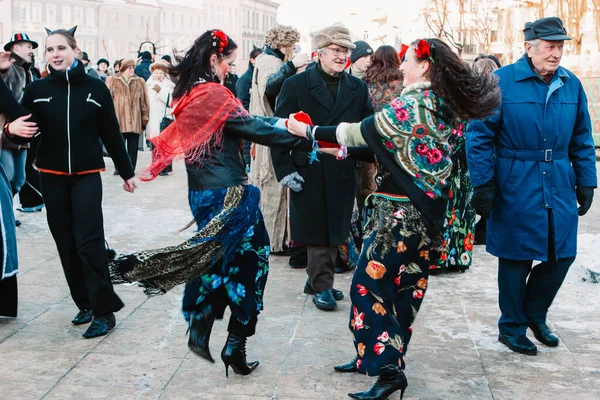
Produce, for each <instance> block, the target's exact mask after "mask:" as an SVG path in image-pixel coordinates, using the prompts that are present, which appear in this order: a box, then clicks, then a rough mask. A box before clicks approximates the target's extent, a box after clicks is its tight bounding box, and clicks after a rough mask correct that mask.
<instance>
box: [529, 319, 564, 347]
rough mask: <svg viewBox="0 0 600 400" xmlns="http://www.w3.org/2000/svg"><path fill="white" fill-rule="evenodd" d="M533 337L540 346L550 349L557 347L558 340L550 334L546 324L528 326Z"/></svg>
mask: <svg viewBox="0 0 600 400" xmlns="http://www.w3.org/2000/svg"><path fill="white" fill-rule="evenodd" d="M529 329H531V331H532V332H533V336H535V338H536V339H537V340H538V341H539V342H540V343H542V344H545V345H546V346H550V347H556V346H558V338H557V337H556V336H554V335H553V334H552V332H550V329H549V328H548V325H546V324H529Z"/></svg>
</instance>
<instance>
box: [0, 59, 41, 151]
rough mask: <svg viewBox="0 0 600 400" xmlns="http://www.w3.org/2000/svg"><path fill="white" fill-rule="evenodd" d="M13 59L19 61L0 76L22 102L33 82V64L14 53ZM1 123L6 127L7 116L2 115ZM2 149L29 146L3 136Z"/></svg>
mask: <svg viewBox="0 0 600 400" xmlns="http://www.w3.org/2000/svg"><path fill="white" fill-rule="evenodd" d="M13 58H16V59H17V61H16V62H14V63H13V64H12V65H11V66H10V67H9V68H8V69H7V70H4V71H0V74H1V75H2V78H3V79H4V82H5V83H6V85H7V86H8V88H9V89H10V90H11V91H12V93H13V96H14V97H15V98H16V99H17V100H19V101H20V100H21V98H22V97H23V92H24V91H25V88H26V87H27V85H29V84H30V83H31V82H33V75H32V74H31V71H30V67H31V64H29V63H26V62H25V60H23V59H21V58H20V57H18V56H17V55H15V54H14V53H13ZM0 114H1V113H0ZM0 123H1V124H2V125H1V126H4V124H5V123H6V117H5V116H3V115H0ZM2 148H3V149H5V150H21V149H27V148H29V144H28V143H25V144H23V143H21V144H19V143H16V142H15V141H14V140H12V139H10V138H8V136H6V135H5V134H2Z"/></svg>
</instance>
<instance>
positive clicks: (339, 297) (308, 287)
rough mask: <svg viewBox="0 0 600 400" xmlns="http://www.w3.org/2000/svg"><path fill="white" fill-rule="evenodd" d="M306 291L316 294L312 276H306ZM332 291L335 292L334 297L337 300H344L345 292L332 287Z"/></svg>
mask: <svg viewBox="0 0 600 400" xmlns="http://www.w3.org/2000/svg"><path fill="white" fill-rule="evenodd" d="M304 293H306V294H315V293H316V292H315V289H313V287H312V285H311V284H310V278H306V283H305V284H304ZM331 293H332V294H333V298H334V299H336V300H344V293H342V291H341V290H337V289H334V288H331Z"/></svg>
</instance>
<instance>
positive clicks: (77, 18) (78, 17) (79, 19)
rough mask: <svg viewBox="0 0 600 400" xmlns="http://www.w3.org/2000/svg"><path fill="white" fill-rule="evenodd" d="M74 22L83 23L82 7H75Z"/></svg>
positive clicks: (76, 23)
mask: <svg viewBox="0 0 600 400" xmlns="http://www.w3.org/2000/svg"><path fill="white" fill-rule="evenodd" d="M73 23H74V24H75V25H83V9H82V8H81V7H75V8H74V9H73Z"/></svg>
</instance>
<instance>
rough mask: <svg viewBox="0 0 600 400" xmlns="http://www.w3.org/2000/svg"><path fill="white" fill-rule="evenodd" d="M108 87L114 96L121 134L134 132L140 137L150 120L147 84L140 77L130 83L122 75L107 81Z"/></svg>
mask: <svg viewBox="0 0 600 400" xmlns="http://www.w3.org/2000/svg"><path fill="white" fill-rule="evenodd" d="M106 86H108V89H109V90H110V93H111V94H112V98H113V102H114V103H115V111H116V112H117V119H118V120H119V126H120V128H121V132H132V133H137V134H138V135H140V134H141V133H142V126H145V125H147V124H148V120H149V119H150V106H149V103H148V93H147V92H146V83H145V82H144V80H143V79H142V78H140V77H139V76H132V77H131V78H129V82H126V81H125V78H123V76H122V75H121V73H118V74H116V75H115V76H113V77H111V78H110V79H107V81H106Z"/></svg>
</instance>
